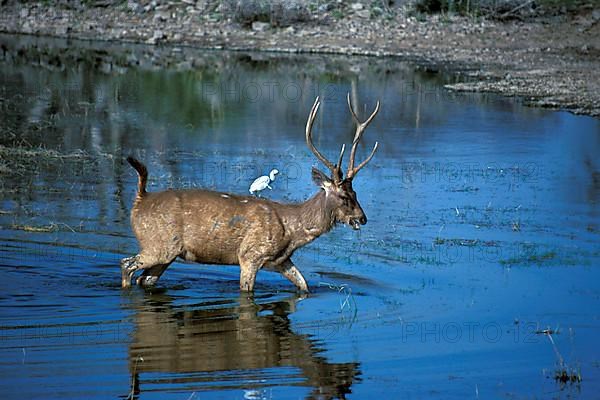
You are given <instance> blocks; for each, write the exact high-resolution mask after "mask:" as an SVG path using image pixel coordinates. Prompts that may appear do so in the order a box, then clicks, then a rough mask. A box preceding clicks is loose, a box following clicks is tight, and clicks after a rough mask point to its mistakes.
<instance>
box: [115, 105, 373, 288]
mask: <svg viewBox="0 0 600 400" xmlns="http://www.w3.org/2000/svg"><path fill="white" fill-rule="evenodd" d="M320 104H321V103H320V102H319V98H318V97H317V98H316V99H315V102H314V104H313V106H312V109H311V111H310V114H309V116H308V120H307V122H306V144H307V145H308V148H309V149H310V150H311V151H312V152H313V154H314V155H315V156H316V157H317V159H319V160H320V161H321V162H322V163H323V164H324V165H325V166H326V167H327V169H329V171H330V173H331V176H327V175H326V174H325V173H323V172H321V171H320V170H318V169H317V168H315V167H313V168H312V179H313V181H314V183H315V184H316V185H317V186H319V187H320V188H321V190H319V192H318V193H317V194H316V195H314V196H313V197H312V198H310V199H309V200H307V201H305V202H303V203H297V204H281V203H278V202H275V201H271V200H267V199H263V198H256V197H250V196H240V195H234V194H227V193H220V192H214V191H209V190H166V191H162V192H157V193H148V192H146V182H147V179H148V171H147V169H146V167H145V166H144V165H143V164H142V163H140V162H139V161H137V160H136V159H134V158H132V157H128V158H127V161H128V162H129V163H130V164H131V165H132V166H133V168H135V169H136V171H137V173H138V175H139V179H138V192H137V195H136V198H135V200H134V204H133V209H132V210H131V226H132V228H133V231H134V233H135V236H136V237H137V240H138V242H139V244H140V252H139V254H138V255H136V256H134V257H128V258H124V259H123V260H122V261H121V273H122V286H123V287H124V288H125V287H129V286H131V280H132V277H133V274H134V273H135V272H136V271H139V270H141V271H142V274H141V275H140V276H139V277H138V278H137V280H136V283H137V284H138V285H140V286H151V285H154V284H155V283H156V282H157V281H158V279H159V278H160V276H161V275H162V274H163V272H165V270H166V269H167V268H168V266H169V265H170V264H171V263H172V262H173V261H174V260H175V259H176V258H177V257H181V258H183V259H185V260H188V261H196V262H199V263H204V264H230V265H231V264H239V266H240V269H241V270H240V289H241V290H243V291H253V290H254V283H255V281H256V274H257V272H258V271H259V270H260V269H261V268H263V267H264V268H267V269H271V270H275V271H277V272H279V273H281V274H282V275H283V276H284V277H286V278H287V279H289V280H290V281H291V282H292V283H293V284H294V285H296V287H297V288H298V289H299V290H301V291H308V286H307V284H306V280H305V279H304V277H303V276H302V274H301V273H300V271H299V270H298V268H296V266H295V265H294V264H293V262H292V260H291V258H290V257H291V256H292V254H293V253H294V251H295V250H296V249H298V248H299V247H302V246H304V245H306V244H307V243H309V242H311V241H313V240H314V239H316V238H317V237H319V236H321V235H322V234H324V233H325V232H328V231H329V230H331V229H332V228H333V226H334V225H336V224H337V223H345V224H348V225H350V226H351V227H352V228H353V229H360V225H364V224H366V223H367V217H366V215H365V213H364V211H363V210H362V208H361V206H360V204H359V203H358V200H357V198H356V193H355V192H354V189H352V180H353V179H354V177H355V176H356V174H357V173H358V171H360V170H361V168H363V167H364V166H365V165H366V164H367V163H368V162H369V161H370V160H371V159H372V158H373V155H374V154H375V151H376V150H377V146H378V143H377V142H375V146H374V147H373V150H371V153H370V154H369V155H368V156H367V158H366V159H365V160H364V161H363V162H361V163H360V164H359V165H358V166H357V167H355V166H354V159H355V155H356V150H357V147H358V144H359V142H360V140H361V138H362V135H363V133H364V131H365V129H366V128H367V126H368V125H369V124H370V123H371V121H372V120H373V118H375V115H377V112H378V111H379V102H377V105H376V106H375V110H374V111H373V113H372V114H371V115H370V116H369V118H367V120H366V121H364V122H361V121H360V120H359V119H358V117H357V116H356V113H355V112H354V110H353V108H352V104H351V101H350V95H349V94H348V107H349V108H350V113H351V115H352V118H353V120H354V122H355V123H356V131H355V134H354V139H353V141H352V148H351V150H350V161H349V163H348V169H347V172H346V177H344V176H343V172H342V159H343V156H344V150H345V145H342V149H341V152H340V155H339V159H338V162H337V164H332V163H331V162H330V161H329V160H327V159H326V158H325V157H324V156H323V155H322V154H321V152H319V150H317V148H316V147H315V146H314V144H313V141H312V128H313V123H314V121H315V117H316V115H317V112H318V110H319V106H320Z"/></svg>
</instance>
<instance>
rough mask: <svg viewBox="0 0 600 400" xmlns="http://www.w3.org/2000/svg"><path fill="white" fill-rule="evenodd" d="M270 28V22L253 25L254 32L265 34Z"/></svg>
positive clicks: (256, 22) (255, 22) (257, 22)
mask: <svg viewBox="0 0 600 400" xmlns="http://www.w3.org/2000/svg"><path fill="white" fill-rule="evenodd" d="M269 28H271V24H269V23H268V22H260V21H254V22H253V23H252V30H253V31H254V32H265V31H268V30H269Z"/></svg>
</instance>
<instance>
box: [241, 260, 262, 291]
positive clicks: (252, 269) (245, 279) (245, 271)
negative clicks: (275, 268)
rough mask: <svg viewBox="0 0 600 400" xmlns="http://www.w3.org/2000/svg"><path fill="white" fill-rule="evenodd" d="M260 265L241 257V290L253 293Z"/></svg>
mask: <svg viewBox="0 0 600 400" xmlns="http://www.w3.org/2000/svg"><path fill="white" fill-rule="evenodd" d="M260 267H261V265H260V263H258V262H256V261H252V260H249V259H245V258H241V257H240V290H242V291H245V292H252V291H253V290H254V283H255V282H256V274H257V273H258V270H259V269H260Z"/></svg>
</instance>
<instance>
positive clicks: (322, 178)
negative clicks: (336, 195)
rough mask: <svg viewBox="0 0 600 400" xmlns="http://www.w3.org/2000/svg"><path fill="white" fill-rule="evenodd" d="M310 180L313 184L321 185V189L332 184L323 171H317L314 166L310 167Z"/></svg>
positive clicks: (327, 187)
mask: <svg viewBox="0 0 600 400" xmlns="http://www.w3.org/2000/svg"><path fill="white" fill-rule="evenodd" d="M312 180H313V182H314V183H315V185H317V186H320V187H322V188H323V189H329V188H331V186H332V185H333V182H332V181H331V179H329V177H328V176H327V175H325V173H323V172H321V171H319V170H318V169H316V168H315V167H312Z"/></svg>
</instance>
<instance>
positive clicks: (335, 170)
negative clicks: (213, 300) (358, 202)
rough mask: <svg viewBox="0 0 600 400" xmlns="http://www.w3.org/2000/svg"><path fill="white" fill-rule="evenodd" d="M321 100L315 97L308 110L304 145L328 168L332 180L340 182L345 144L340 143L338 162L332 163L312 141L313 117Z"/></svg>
mask: <svg viewBox="0 0 600 400" xmlns="http://www.w3.org/2000/svg"><path fill="white" fill-rule="evenodd" d="M320 105H321V102H320V101H319V97H318V96H317V98H316V99H315V102H314V104H313V106H312V108H311V110H310V114H309V115H308V120H307V121H306V145H307V146H308V148H309V149H310V150H311V151H312V152H313V154H314V155H315V156H316V157H317V158H318V159H319V160H320V161H321V162H322V163H323V164H324V165H325V166H326V167H327V168H328V169H329V171H330V172H331V177H332V178H333V180H334V181H336V182H340V181H341V180H342V170H341V165H342V158H343V157H344V150H345V149H346V145H342V150H341V151H340V157H339V159H338V163H337V164H336V165H333V164H332V163H331V161H329V160H328V159H326V158H325V156H323V154H321V152H320V151H319V150H317V148H316V147H315V145H314V144H313V141H312V127H313V123H314V122H315V117H316V116H317V112H318V111H319V106H320Z"/></svg>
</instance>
